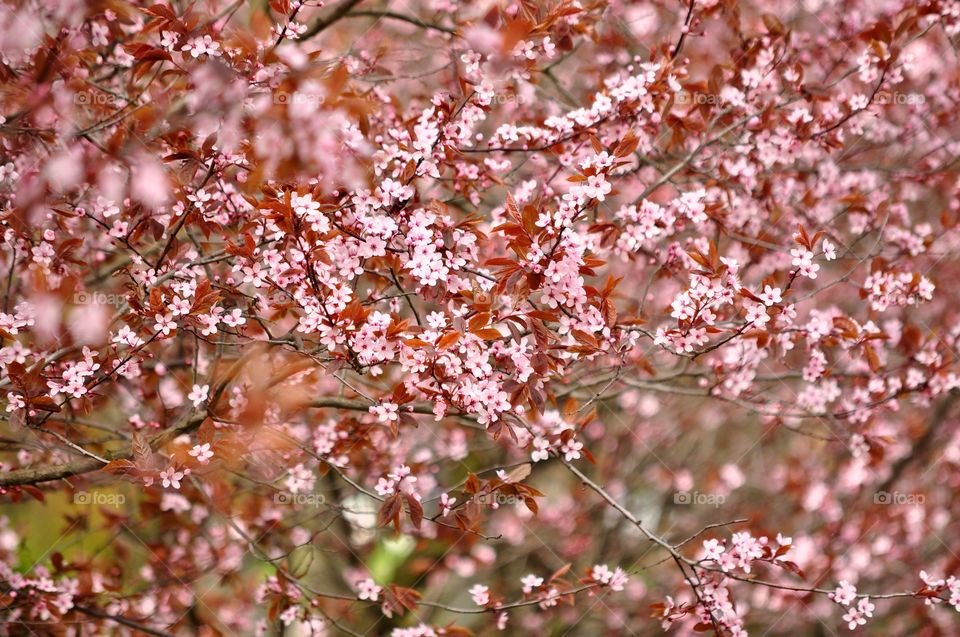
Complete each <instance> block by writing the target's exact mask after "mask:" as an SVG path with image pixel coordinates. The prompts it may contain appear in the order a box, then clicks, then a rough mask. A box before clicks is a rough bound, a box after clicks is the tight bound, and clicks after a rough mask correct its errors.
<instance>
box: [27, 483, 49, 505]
mask: <svg viewBox="0 0 960 637" xmlns="http://www.w3.org/2000/svg"><path fill="white" fill-rule="evenodd" d="M21 488H22V489H23V490H24V491H26V492H27V493H29V494H30V495H31V496H33V499H34V500H38V501H40V502H43V501H44V500H45V498H44V495H43V491H41V490H40V489H38V488H37V487H35V486H33V485H32V484H25V485H23V486H22V487H21Z"/></svg>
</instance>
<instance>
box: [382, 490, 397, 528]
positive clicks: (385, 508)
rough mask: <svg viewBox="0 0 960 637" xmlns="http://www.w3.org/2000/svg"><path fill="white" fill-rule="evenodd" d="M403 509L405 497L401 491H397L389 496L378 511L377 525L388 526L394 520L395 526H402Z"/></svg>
mask: <svg viewBox="0 0 960 637" xmlns="http://www.w3.org/2000/svg"><path fill="white" fill-rule="evenodd" d="M402 510H403V499H402V497H401V496H400V494H399V493H395V494H393V495H392V496H390V497H389V498H387V499H386V500H385V501H384V502H383V505H382V506H381V507H380V511H379V512H378V513H377V526H387V525H388V524H390V523H391V522H393V524H394V526H396V527H398V529H397V530H398V531H399V526H400V512H401V511H402Z"/></svg>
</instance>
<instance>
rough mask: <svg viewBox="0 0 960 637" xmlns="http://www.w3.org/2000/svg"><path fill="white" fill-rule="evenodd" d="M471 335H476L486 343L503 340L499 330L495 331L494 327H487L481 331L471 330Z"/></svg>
mask: <svg viewBox="0 0 960 637" xmlns="http://www.w3.org/2000/svg"><path fill="white" fill-rule="evenodd" d="M470 331H471V333H473V334H476V335H477V336H479V337H480V338H482V339H483V340H485V341H496V340H499V339H501V338H503V334H501V333H500V332H499V331H498V330H495V329H493V328H492V327H486V328H483V329H480V330H470Z"/></svg>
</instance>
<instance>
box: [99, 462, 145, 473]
mask: <svg viewBox="0 0 960 637" xmlns="http://www.w3.org/2000/svg"><path fill="white" fill-rule="evenodd" d="M100 471H105V472H107V473H112V474H114V475H118V476H120V475H126V474H128V473H134V472H136V471H137V465H135V464H133V463H132V462H131V461H129V460H127V459H126V458H119V459H117V460H111V461H110V462H108V463H107V464H105V465H104V466H103V467H102V468H101V469H100Z"/></svg>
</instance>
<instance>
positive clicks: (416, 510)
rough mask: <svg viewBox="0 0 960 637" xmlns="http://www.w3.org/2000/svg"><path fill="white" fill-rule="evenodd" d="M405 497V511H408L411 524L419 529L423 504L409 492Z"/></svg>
mask: <svg viewBox="0 0 960 637" xmlns="http://www.w3.org/2000/svg"><path fill="white" fill-rule="evenodd" d="M406 498H407V511H408V512H409V513H410V521H411V522H412V523H413V526H415V527H416V528H417V529H419V528H420V524H421V523H422V522H423V505H422V504H420V501H419V500H417V499H416V498H415V497H413V495H411V494H409V493H407V494H406Z"/></svg>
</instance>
